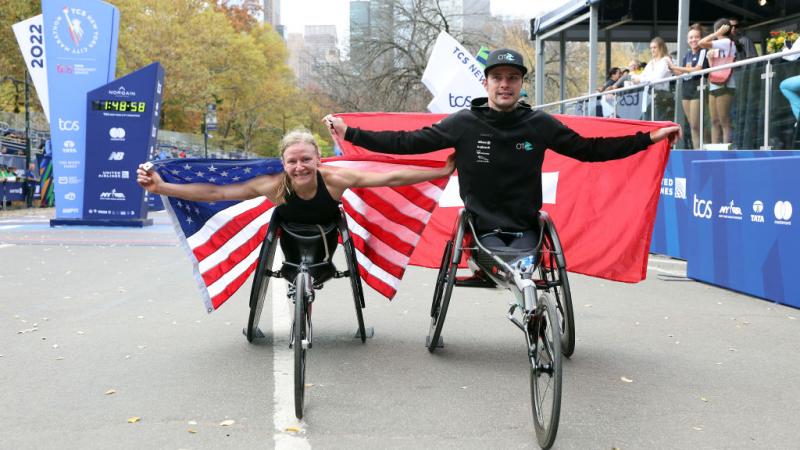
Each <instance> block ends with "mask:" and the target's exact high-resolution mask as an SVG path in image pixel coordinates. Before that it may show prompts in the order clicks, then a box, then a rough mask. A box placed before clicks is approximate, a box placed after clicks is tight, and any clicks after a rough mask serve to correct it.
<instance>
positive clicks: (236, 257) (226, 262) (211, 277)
mask: <svg viewBox="0 0 800 450" xmlns="http://www.w3.org/2000/svg"><path fill="white" fill-rule="evenodd" d="M268 227H269V223H265V224H264V225H262V226H261V228H259V229H258V230H257V231H256V233H255V234H254V235H252V236H250V237H248V238H247V240H246V241H244V243H242V245H240V246H239V247H238V248H236V249H234V250H233V251H232V252H230V253H229V254H228V255H227V256H226V257H225V259H223V260H222V261H220V262H219V264H217V265H216V266H214V267H211V268H209V269H208V270H206V271H205V272H203V281H204V282H205V283H206V286H211V285H212V284H214V283H216V282H217V280H219V279H220V278H222V277H223V276H225V274H226V273H228V272H229V271H230V270H231V269H233V268H234V267H235V266H236V265H237V264H239V263H240V262H242V261H244V260H245V259H246V258H247V257H248V256H249V255H250V253H252V252H253V250H254V249H255V248H256V247H258V246H259V245H260V244H261V243H262V242H263V241H264V237H265V236H266V235H267V228H268Z"/></svg>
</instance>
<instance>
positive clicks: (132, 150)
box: [83, 63, 164, 220]
mask: <svg viewBox="0 0 800 450" xmlns="http://www.w3.org/2000/svg"><path fill="white" fill-rule="evenodd" d="M163 85H164V69H163V68H162V67H161V64H159V63H153V64H150V65H149V66H147V67H144V68H142V69H139V70H137V71H135V72H133V73H130V74H128V75H126V76H124V77H121V78H119V79H117V80H114V81H112V82H111V83H108V84H106V85H105V86H101V87H99V88H97V89H95V90H93V91H91V92H89V94H88V95H87V96H86V100H85V101H86V108H87V112H86V133H87V134H86V136H87V137H86V179H85V183H84V201H83V218H84V219H90V220H91V219H114V220H118V219H146V218H147V208H146V206H145V195H144V194H145V191H144V190H143V189H142V188H141V187H140V186H139V185H138V184H137V183H136V168H137V167H138V166H139V164H141V163H143V162H145V161H147V160H148V159H149V157H150V156H151V154H152V153H153V149H154V148H155V146H156V136H157V132H158V117H159V113H160V108H161V92H162V87H163Z"/></svg>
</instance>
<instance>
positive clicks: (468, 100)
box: [450, 94, 472, 108]
mask: <svg viewBox="0 0 800 450" xmlns="http://www.w3.org/2000/svg"><path fill="white" fill-rule="evenodd" d="M471 105H472V97H471V96H469V95H453V94H450V107H451V108H464V107H468V106H471Z"/></svg>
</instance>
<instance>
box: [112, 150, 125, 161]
mask: <svg viewBox="0 0 800 450" xmlns="http://www.w3.org/2000/svg"><path fill="white" fill-rule="evenodd" d="M123 159H125V152H111V154H110V155H108V160H109V161H122V160H123Z"/></svg>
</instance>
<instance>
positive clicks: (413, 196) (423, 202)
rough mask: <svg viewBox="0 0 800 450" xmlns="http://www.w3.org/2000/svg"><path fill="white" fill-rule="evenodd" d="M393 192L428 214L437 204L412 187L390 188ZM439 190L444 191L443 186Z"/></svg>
mask: <svg viewBox="0 0 800 450" xmlns="http://www.w3.org/2000/svg"><path fill="white" fill-rule="evenodd" d="M390 189H392V190H393V191H395V192H397V193H398V194H400V195H402V196H403V197H404V198H406V199H408V201H409V202H411V203H413V204H415V205H417V206H418V207H420V208H422V209H424V210H425V211H428V213H430V212H431V211H433V208H435V207H436V205H437V204H438V202H437V201H436V200H433V199H431V198H430V197H428V196H426V195H424V194H422V192H420V191H419V189H417V188H415V187H414V186H413V185H412V186H395V187H393V188H390ZM440 189H444V187H443V186H441V187H440Z"/></svg>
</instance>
